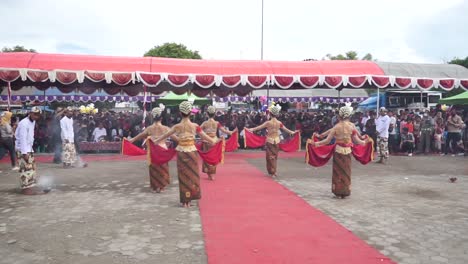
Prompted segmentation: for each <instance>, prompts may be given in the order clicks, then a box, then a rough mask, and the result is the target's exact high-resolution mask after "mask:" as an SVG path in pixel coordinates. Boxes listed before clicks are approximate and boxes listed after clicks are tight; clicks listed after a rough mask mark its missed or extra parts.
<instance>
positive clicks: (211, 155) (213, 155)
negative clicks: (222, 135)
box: [198, 140, 224, 165]
mask: <svg viewBox="0 0 468 264" xmlns="http://www.w3.org/2000/svg"><path fill="white" fill-rule="evenodd" d="M223 152H224V141H222V140H221V141H219V142H218V143H216V144H215V145H214V146H213V147H211V148H210V150H208V151H201V149H198V154H199V155H200V157H201V158H202V159H203V161H205V162H206V163H208V164H210V165H218V164H219V163H221V162H222V161H223Z"/></svg>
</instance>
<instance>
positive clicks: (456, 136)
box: [445, 132, 461, 154]
mask: <svg viewBox="0 0 468 264" xmlns="http://www.w3.org/2000/svg"><path fill="white" fill-rule="evenodd" d="M460 140H461V134H460V133H459V132H448V133H447V139H446V140H445V154H448V152H449V149H450V147H452V151H453V153H457V148H458V146H457V143H458V141H460ZM450 143H451V145H450Z"/></svg>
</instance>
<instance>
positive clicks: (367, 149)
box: [306, 136, 374, 167]
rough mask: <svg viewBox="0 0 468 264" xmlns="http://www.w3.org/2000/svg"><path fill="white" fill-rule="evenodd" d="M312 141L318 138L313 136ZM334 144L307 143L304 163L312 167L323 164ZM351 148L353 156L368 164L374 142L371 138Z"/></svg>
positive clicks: (330, 154) (333, 148)
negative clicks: (317, 144) (314, 144)
mask: <svg viewBox="0 0 468 264" xmlns="http://www.w3.org/2000/svg"><path fill="white" fill-rule="evenodd" d="M366 138H367V137H366ZM313 141H314V142H316V141H318V139H317V138H316V137H315V136H314V137H313ZM335 146H336V144H333V145H326V146H320V147H313V146H312V145H311V144H307V147H306V163H308V164H310V165H312V166H314V167H320V166H323V165H325V164H326V163H327V162H328V161H329V160H330V158H331V157H332V156H333V152H334V151H335ZM351 150H352V154H353V156H354V158H355V159H356V160H357V161H359V162H360V163H361V164H363V165H366V164H368V163H369V162H371V161H372V160H373V159H374V142H373V141H372V139H371V140H370V141H369V142H367V143H366V144H364V145H353V146H352V147H351Z"/></svg>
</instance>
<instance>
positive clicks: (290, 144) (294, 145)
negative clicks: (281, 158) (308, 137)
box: [279, 133, 301, 152]
mask: <svg viewBox="0 0 468 264" xmlns="http://www.w3.org/2000/svg"><path fill="white" fill-rule="evenodd" d="M279 147H280V149H281V150H282V151H284V152H294V151H298V150H299V149H300V148H301V135H300V133H296V134H295V135H294V137H293V138H291V139H290V140H288V141H287V142H285V143H280V144H279Z"/></svg>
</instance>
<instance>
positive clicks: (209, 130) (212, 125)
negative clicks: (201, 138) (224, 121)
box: [201, 106, 237, 181]
mask: <svg viewBox="0 0 468 264" xmlns="http://www.w3.org/2000/svg"><path fill="white" fill-rule="evenodd" d="M206 112H207V113H208V117H209V118H210V119H208V120H207V121H205V122H203V124H201V128H202V129H203V132H205V133H206V134H207V135H208V136H210V137H211V138H213V139H214V140H218V137H217V132H218V129H219V130H221V131H222V132H223V133H225V134H228V135H232V133H234V131H236V130H234V131H229V130H227V129H225V128H224V127H223V126H222V125H221V124H220V123H219V122H218V121H215V120H214V116H215V112H216V108H215V107H214V106H209V107H208V109H207V111H206ZM236 129H237V128H236ZM210 148H211V146H210V144H209V143H208V142H203V145H202V150H203V151H208V150H209V149H210ZM202 171H203V172H204V173H206V174H208V178H209V179H210V180H212V181H213V180H214V175H215V174H216V165H210V164H208V163H206V162H203V166H202Z"/></svg>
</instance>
